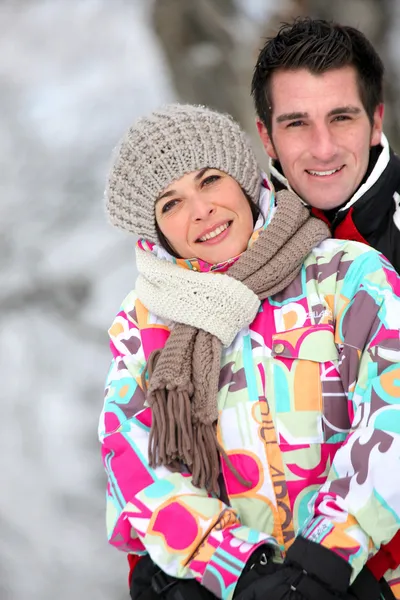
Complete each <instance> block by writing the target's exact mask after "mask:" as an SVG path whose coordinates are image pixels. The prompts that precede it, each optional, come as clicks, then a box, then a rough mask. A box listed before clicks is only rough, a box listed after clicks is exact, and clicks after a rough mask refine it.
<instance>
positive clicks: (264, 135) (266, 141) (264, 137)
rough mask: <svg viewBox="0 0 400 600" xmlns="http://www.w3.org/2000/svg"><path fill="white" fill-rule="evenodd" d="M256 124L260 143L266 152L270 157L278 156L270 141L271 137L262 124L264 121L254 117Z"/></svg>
mask: <svg viewBox="0 0 400 600" xmlns="http://www.w3.org/2000/svg"><path fill="white" fill-rule="evenodd" d="M256 125H257V131H258V135H259V136H260V139H261V141H262V145H263V146H264V148H265V151H266V153H267V154H268V156H270V157H271V158H278V157H277V154H276V152H275V148H274V145H273V143H272V139H271V138H270V136H269V133H268V131H267V128H266V126H265V125H264V123H263V122H262V121H261V119H256Z"/></svg>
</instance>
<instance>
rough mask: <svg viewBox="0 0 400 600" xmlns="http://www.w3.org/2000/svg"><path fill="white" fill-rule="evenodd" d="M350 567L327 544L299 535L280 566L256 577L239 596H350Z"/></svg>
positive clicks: (300, 599) (316, 599)
mask: <svg viewBox="0 0 400 600" xmlns="http://www.w3.org/2000/svg"><path fill="white" fill-rule="evenodd" d="M350 575H351V567H350V565H349V564H348V563H347V561H345V560H344V559H343V558H341V557H340V556H338V555H337V554H335V553H334V552H331V551H330V550H328V549H327V548H324V547H323V546H320V545H319V544H316V543H314V542H310V541H308V540H306V539H304V538H302V537H298V538H296V540H295V541H294V543H293V544H292V546H291V547H290V548H289V550H288V552H287V556H286V559H285V562H284V564H283V566H282V568H280V569H279V570H277V571H276V572H275V573H272V574H270V575H268V574H267V575H264V576H261V577H259V578H258V579H257V580H255V581H254V582H253V583H252V584H250V586H248V587H247V588H246V589H244V590H243V592H242V593H240V595H238V596H237V597H236V600H338V599H339V598H343V599H346V600H350V597H349V595H348V587H349V582H350Z"/></svg>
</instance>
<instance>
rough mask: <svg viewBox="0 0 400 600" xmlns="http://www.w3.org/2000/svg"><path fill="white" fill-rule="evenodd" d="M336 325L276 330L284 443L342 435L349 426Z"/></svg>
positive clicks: (276, 387) (278, 411) (276, 391)
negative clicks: (278, 331)
mask: <svg viewBox="0 0 400 600" xmlns="http://www.w3.org/2000/svg"><path fill="white" fill-rule="evenodd" d="M338 361H339V354H338V349H337V347H336V344H335V341H334V329H333V326H332V325H328V324H323V325H312V326H308V327H300V328H297V329H292V330H289V331H283V332H280V333H276V334H274V335H273V336H272V362H273V371H272V378H273V396H274V400H275V402H274V409H275V411H274V412H275V422H276V427H277V432H278V436H279V437H278V439H279V443H280V444H292V445H301V444H313V443H319V444H320V443H323V442H331V443H337V442H340V441H343V440H344V439H345V437H346V435H347V432H348V429H349V428H350V423H349V416H348V410H347V398H346V395H345V393H344V390H343V386H342V381H341V379H340V374H339V371H338Z"/></svg>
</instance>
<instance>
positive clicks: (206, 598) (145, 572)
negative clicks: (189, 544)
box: [130, 555, 216, 600]
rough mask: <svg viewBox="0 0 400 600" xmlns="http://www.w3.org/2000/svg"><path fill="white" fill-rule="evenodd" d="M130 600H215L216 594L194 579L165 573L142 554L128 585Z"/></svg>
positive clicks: (148, 557)
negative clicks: (179, 577)
mask: <svg viewBox="0 0 400 600" xmlns="http://www.w3.org/2000/svg"><path fill="white" fill-rule="evenodd" d="M130 596H131V598H132V600H161V599H163V600H187V599H188V598H190V600H216V596H214V594H212V593H211V592H209V591H208V590H207V588H205V587H204V586H203V585H201V584H200V583H198V581H196V580H195V579H178V578H177V577H171V576H170V575H167V574H166V573H164V572H163V571H161V569H160V568H159V567H158V566H157V565H156V564H154V563H153V561H152V560H151V558H150V556H149V555H146V556H143V558H141V559H140V561H139V562H138V563H137V565H136V566H135V568H134V570H133V573H132V579H131V587H130Z"/></svg>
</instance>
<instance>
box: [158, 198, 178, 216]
mask: <svg viewBox="0 0 400 600" xmlns="http://www.w3.org/2000/svg"><path fill="white" fill-rule="evenodd" d="M177 202H178V200H170V201H169V202H166V203H165V204H163V207H162V209H161V212H162V213H163V214H164V213H167V212H168V211H170V210H171V208H174V206H175V204H176V203H177Z"/></svg>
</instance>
